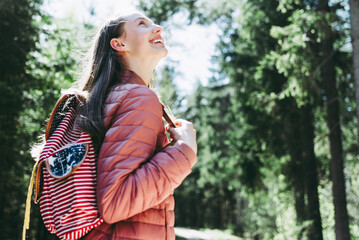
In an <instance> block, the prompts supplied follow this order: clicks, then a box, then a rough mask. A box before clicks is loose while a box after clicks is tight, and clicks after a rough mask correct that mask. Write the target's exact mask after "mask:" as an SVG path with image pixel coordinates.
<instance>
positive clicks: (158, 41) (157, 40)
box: [152, 39, 163, 43]
mask: <svg viewBox="0 0 359 240" xmlns="http://www.w3.org/2000/svg"><path fill="white" fill-rule="evenodd" d="M152 42H153V43H163V41H162V40H161V39H155V40H153V41H152Z"/></svg>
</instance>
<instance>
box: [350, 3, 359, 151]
mask: <svg viewBox="0 0 359 240" xmlns="http://www.w3.org/2000/svg"><path fill="white" fill-rule="evenodd" d="M349 3H350V24H351V38H352V45H353V69H354V71H353V74H354V83H355V99H356V114H357V141H358V146H359V0H349Z"/></svg>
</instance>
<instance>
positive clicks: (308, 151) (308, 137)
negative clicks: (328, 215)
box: [300, 104, 323, 240]
mask: <svg viewBox="0 0 359 240" xmlns="http://www.w3.org/2000/svg"><path fill="white" fill-rule="evenodd" d="M312 111H313V110H312V106H310V105H309V104H307V105H305V106H303V107H302V108H301V112H302V114H301V116H302V117H301V119H302V123H301V125H300V126H301V146H302V158H303V159H302V161H303V162H304V172H305V174H304V175H305V177H304V179H305V182H304V184H305V190H306V198H307V212H306V215H307V220H309V221H312V224H311V225H310V226H309V227H308V239H310V240H322V239H323V233H322V220H321V216H320V209H319V197H318V177H317V159H316V157H315V154H314V127H313V113H312Z"/></svg>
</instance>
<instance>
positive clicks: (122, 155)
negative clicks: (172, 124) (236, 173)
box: [85, 71, 197, 240]
mask: <svg viewBox="0 0 359 240" xmlns="http://www.w3.org/2000/svg"><path fill="white" fill-rule="evenodd" d="M123 79H124V81H125V83H126V84H123V85H119V86H116V87H114V88H113V91H111V93H110V94H109V95H108V97H107V99H106V102H105V106H104V117H105V118H104V123H105V127H106V128H107V129H108V130H107V132H106V136H105V139H104V142H103V144H102V147H101V150H100V153H99V158H98V172H97V203H98V209H99V212H100V214H101V216H102V217H103V219H104V223H102V224H101V225H100V226H99V227H97V228H96V229H94V230H92V231H91V232H90V233H89V234H88V235H87V236H86V237H85V239H86V240H105V239H106V240H107V239H112V240H115V239H116V240H120V239H151V240H161V239H175V233H174V218H175V217H174V198H173V195H172V194H173V191H174V189H175V188H177V187H178V186H179V185H180V184H181V182H182V181H183V179H184V178H185V177H186V176H187V175H188V174H189V173H190V171H191V168H192V166H193V165H194V164H195V162H196V160H197V157H196V155H195V153H194V152H193V150H192V149H191V148H190V147H189V146H188V145H187V144H185V143H184V142H182V141H178V142H176V143H175V144H174V145H173V146H167V147H166V148H163V147H164V146H165V145H166V144H168V139H167V136H166V134H165V129H164V126H163V121H162V107H161V104H160V102H159V100H158V98H157V96H156V95H155V94H154V93H153V92H152V91H151V90H150V89H149V88H148V87H146V86H145V83H144V82H143V80H142V79H141V78H140V77H139V76H138V75H136V74H135V73H134V72H131V71H126V72H125V73H124V77H123Z"/></svg>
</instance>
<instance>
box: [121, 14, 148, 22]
mask: <svg viewBox="0 0 359 240" xmlns="http://www.w3.org/2000/svg"><path fill="white" fill-rule="evenodd" d="M126 19H127V21H128V22H136V21H137V20H140V19H142V20H147V21H149V22H151V23H152V20H151V19H149V18H148V17H147V16H145V15H143V14H141V13H132V14H130V15H128V16H127V17H126Z"/></svg>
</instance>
